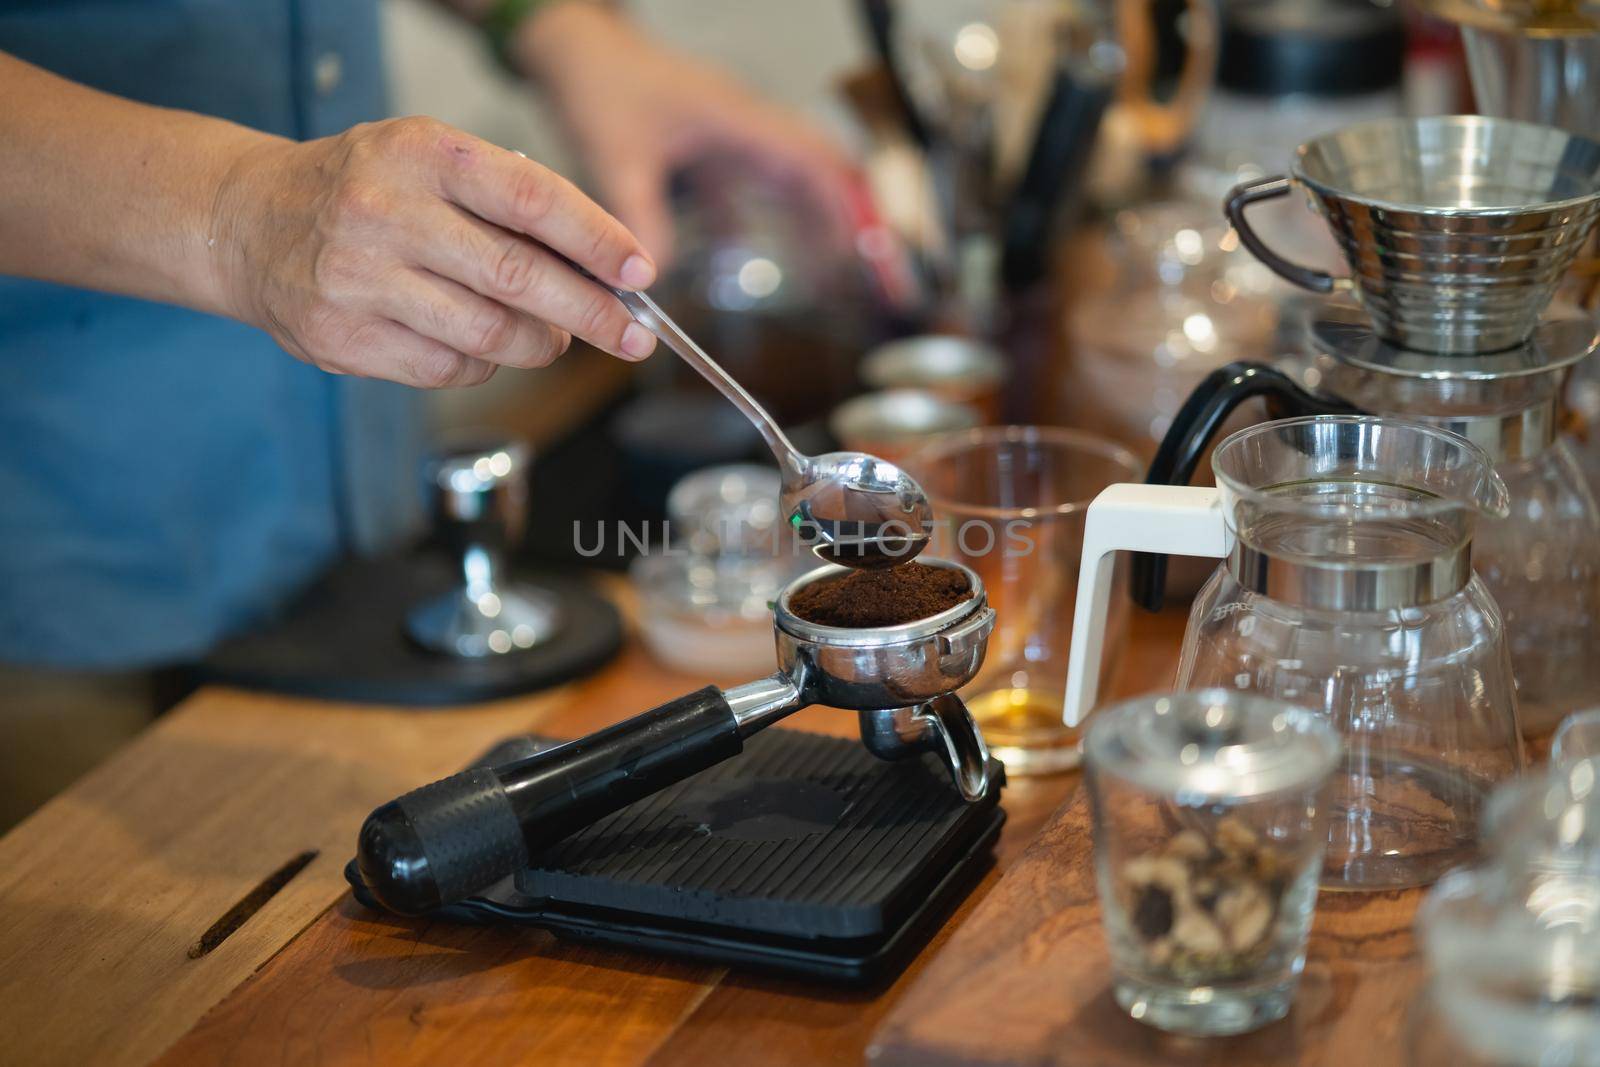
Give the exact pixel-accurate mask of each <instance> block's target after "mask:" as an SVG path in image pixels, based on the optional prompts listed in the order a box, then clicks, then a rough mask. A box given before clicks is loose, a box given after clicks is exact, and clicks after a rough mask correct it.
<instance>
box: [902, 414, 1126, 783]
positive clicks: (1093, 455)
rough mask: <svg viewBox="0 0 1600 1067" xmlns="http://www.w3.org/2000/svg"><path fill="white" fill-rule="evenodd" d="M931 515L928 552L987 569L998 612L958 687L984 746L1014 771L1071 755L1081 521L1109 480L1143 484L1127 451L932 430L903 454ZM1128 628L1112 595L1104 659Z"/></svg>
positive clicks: (1066, 760) (1032, 429)
mask: <svg viewBox="0 0 1600 1067" xmlns="http://www.w3.org/2000/svg"><path fill="white" fill-rule="evenodd" d="M905 466H906V469H907V470H908V471H910V472H911V474H912V475H913V476H914V477H915V478H916V479H917V481H918V482H920V483H921V485H922V488H923V490H924V491H925V492H927V494H928V499H929V501H930V502H931V503H932V505H933V511H934V514H935V516H937V519H936V521H937V524H938V525H937V527H936V529H935V532H934V541H933V544H932V545H931V546H930V549H929V551H930V553H931V554H933V555H937V556H940V557H943V558H945V559H951V560H955V561H957V562H960V563H965V564H966V565H967V566H969V567H971V568H972V569H973V570H975V571H977V572H978V574H979V576H981V577H982V578H983V584H984V588H985V589H986V590H988V594H989V602H990V604H991V605H993V607H994V609H995V612H996V615H997V621H996V625H995V631H994V634H993V635H992V636H991V637H990V638H989V652H988V656H987V658H986V659H985V661H984V665H983V669H982V670H981V671H980V672H979V674H978V676H977V678H975V679H974V680H973V682H972V684H971V685H970V686H968V687H967V689H966V690H965V691H964V692H963V694H962V696H963V699H965V700H966V702H967V707H968V709H970V710H971V712H972V714H973V717H974V718H976V719H977V721H978V725H979V726H980V727H981V728H982V730H983V735H984V738H985V739H986V740H987V741H988V742H989V751H990V752H991V753H992V754H993V755H994V756H995V758H997V759H999V760H1000V761H1001V762H1003V763H1004V764H1005V765H1006V770H1007V772H1009V773H1011V774H1050V773H1054V772H1057V771H1062V770H1066V769H1069V768H1071V767H1075V766H1077V764H1078V758H1079V752H1078V731H1077V730H1076V729H1073V728H1069V727H1067V726H1064V725H1063V724H1062V721H1061V706H1062V698H1063V696H1064V694H1065V692H1066V685H1067V652H1068V649H1069V648H1070V647H1071V635H1072V608H1073V604H1074V602H1075V601H1076V600H1077V595H1078V564H1079V560H1080V557H1081V556H1082V553H1083V520H1084V513H1085V512H1086V511H1087V510H1088V507H1089V503H1090V502H1091V501H1092V500H1093V499H1094V498H1095V496H1096V495H1098V494H1099V492H1100V491H1101V490H1102V489H1104V488H1105V487H1106V486H1108V485H1111V484H1112V483H1114V482H1125V481H1140V480H1142V479H1143V477H1144V470H1143V467H1142V466H1141V464H1140V463H1139V461H1138V460H1137V458H1136V457H1135V456H1134V455H1133V453H1131V452H1129V451H1128V450H1127V449H1125V448H1122V447H1121V446H1119V445H1116V444H1113V443H1112V442H1110V441H1107V440H1105V439H1104V438H1101V437H1096V436H1094V435H1093V434H1087V433H1082V432H1080V431H1077V430H1068V429H1061V428H1057V427H1045V426H990V427H980V428H977V429H973V430H965V431H961V432H958V433H951V434H942V435H940V436H938V437H935V438H933V439H932V440H930V441H929V442H928V444H927V445H925V446H924V447H923V448H922V450H921V451H919V452H917V453H916V454H915V455H913V456H912V457H911V458H910V459H908V460H907V461H906V465H905ZM1126 630H1127V597H1126V595H1113V597H1112V614H1111V617H1110V618H1108V619H1107V622H1106V643H1105V648H1106V652H1105V657H1104V658H1103V659H1102V666H1103V668H1104V669H1106V670H1108V671H1109V670H1110V669H1112V668H1113V667H1114V666H1115V664H1116V659H1117V657H1118V656H1119V655H1120V653H1121V650H1122V645H1123V639H1124V636H1125V634H1126Z"/></svg>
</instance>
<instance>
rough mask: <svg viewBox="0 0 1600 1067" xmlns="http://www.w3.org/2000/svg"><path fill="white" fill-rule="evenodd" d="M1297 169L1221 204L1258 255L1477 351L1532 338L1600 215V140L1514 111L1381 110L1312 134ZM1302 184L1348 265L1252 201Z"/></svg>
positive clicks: (1465, 350) (1407, 334)
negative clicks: (1259, 212)
mask: <svg viewBox="0 0 1600 1067" xmlns="http://www.w3.org/2000/svg"><path fill="white" fill-rule="evenodd" d="M1292 169H1293V177H1292V178H1290V177H1285V176H1281V175H1279V176H1275V177H1269V178H1260V179H1257V180H1255V181H1250V182H1245V183H1243V184H1241V185H1238V186H1236V187H1235V188H1234V189H1233V191H1232V192H1230V193H1229V194H1228V198H1227V200H1226V201H1225V204H1224V208H1225V210H1226V211H1227V214H1228V218H1229V220H1230V221H1231V222H1232V223H1233V225H1234V227H1235V228H1236V229H1237V230H1238V231H1239V239H1240V241H1241V242H1242V243H1243V244H1244V245H1245V247H1246V248H1248V249H1250V251H1251V252H1252V253H1254V255H1255V256H1256V258H1257V259H1260V260H1261V262H1263V263H1265V264H1266V265H1267V266H1268V267H1270V268H1272V270H1274V271H1275V272H1277V273H1278V274H1280V275H1282V276H1283V277H1284V278H1286V279H1287V280H1289V281H1290V282H1293V283H1294V284H1295V285H1298V286H1301V287H1302V288H1305V289H1310V290H1311V291H1313V292H1318V293H1333V292H1335V291H1341V290H1349V291H1350V292H1351V293H1352V295H1353V296H1355V298H1356V299H1357V300H1358V301H1359V302H1360V304H1361V307H1362V309H1363V310H1364V311H1365V312H1366V314H1367V315H1368V316H1369V317H1370V318H1371V320H1372V325H1373V327H1374V329H1375V330H1376V331H1377V333H1378V336H1379V337H1381V338H1382V339H1384V340H1385V341H1388V342H1390V343H1392V344H1396V345H1399V346H1401V347H1403V348H1409V349H1414V350H1417V351H1422V352H1437V353H1460V354H1480V353H1488V352H1498V351H1501V350H1503V349H1507V348H1512V347H1515V346H1517V345H1520V344H1522V343H1523V342H1525V341H1527V340H1528V338H1529V337H1530V336H1531V335H1532V333H1533V330H1534V327H1535V326H1536V325H1538V322H1539V319H1540V316H1542V315H1543V314H1544V311H1545V308H1546V307H1547V306H1548V305H1549V303H1550V300H1551V297H1552V296H1554V295H1555V290H1556V286H1557V285H1558V284H1559V282H1560V281H1561V278H1562V276H1563V275H1564V274H1565V273H1566V271H1567V268H1568V267H1570V266H1571V265H1572V261H1573V259H1574V258H1576V256H1577V254H1578V251H1579V249H1580V248H1581V246H1582V245H1583V243H1584V241H1585V240H1586V239H1587V238H1588V236H1589V233H1590V231H1591V230H1592V229H1593V228H1594V225H1595V221H1596V218H1597V217H1600V143H1597V142H1595V141H1591V140H1588V139H1587V138H1583V137H1578V136H1575V135H1573V134H1570V133H1567V132H1565V131H1563V130H1558V129H1553V128H1550V127H1547V126H1539V125H1535V124H1533V123H1528V122H1518V121H1516V120H1513V119H1500V118H1486V117H1483V116H1478V115H1450V116H1440V117H1433V118H1420V119H1381V120H1377V121H1373V122H1363V123H1359V124H1356V125H1354V126H1347V127H1345V128H1344V129H1341V130H1338V131H1335V132H1334V133H1330V134H1327V135H1326V136H1323V137H1319V138H1317V139H1315V140H1312V141H1308V142H1307V143H1305V144H1303V145H1301V146H1300V147H1299V149H1297V150H1296V153H1295V161H1294V166H1293V168H1292ZM1295 185H1299V186H1301V187H1302V188H1303V189H1304V190H1305V191H1306V193H1307V194H1308V195H1309V197H1310V199H1311V202H1312V203H1313V205H1315V207H1316V208H1317V209H1318V211H1320V213H1321V214H1322V216H1323V218H1324V219H1326V220H1327V223H1328V226H1329V228H1330V229H1332V231H1333V235H1334V237H1335V239H1336V240H1337V241H1338V244H1339V248H1340V250H1341V251H1342V252H1343V254H1344V258H1345V261H1346V262H1347V263H1348V264H1349V265H1350V272H1351V273H1350V274H1349V275H1348V276H1346V277H1338V276H1335V275H1332V274H1328V273H1326V272H1324V271H1319V270H1313V269H1311V268H1309V267H1304V266H1301V265H1298V264H1295V263H1291V262H1289V261H1288V260H1286V259H1284V258H1283V257H1281V256H1279V255H1278V254H1277V253H1276V252H1274V251H1272V249H1270V248H1269V247H1267V245H1266V244H1265V242H1263V241H1262V239H1261V237H1260V236H1259V235H1257V234H1256V232H1255V231H1254V230H1253V229H1251V227H1250V224H1249V222H1248V221H1247V220H1246V218H1245V208H1246V207H1248V206H1249V205H1251V204H1253V203H1255V202H1256V201H1259V200H1269V199H1273V198H1276V197H1281V196H1286V195H1288V193H1289V192H1290V191H1291V189H1292V188H1293V187H1294V186H1295Z"/></svg>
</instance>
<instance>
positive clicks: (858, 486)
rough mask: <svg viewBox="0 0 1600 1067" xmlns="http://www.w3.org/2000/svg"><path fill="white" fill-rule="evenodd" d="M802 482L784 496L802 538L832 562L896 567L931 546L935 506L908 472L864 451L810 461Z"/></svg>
mask: <svg viewBox="0 0 1600 1067" xmlns="http://www.w3.org/2000/svg"><path fill="white" fill-rule="evenodd" d="M808 462H809V465H810V470H809V472H808V473H807V476H806V477H805V478H804V479H803V480H800V481H797V482H794V483H789V482H785V484H784V489H783V495H782V497H781V500H782V504H783V510H784V514H785V515H787V516H788V517H789V522H790V524H791V525H792V526H793V527H794V529H795V531H796V533H797V534H798V535H799V536H800V539H801V540H802V541H803V542H805V543H806V544H808V545H810V546H811V551H812V552H814V553H816V555H817V556H818V557H819V558H821V559H823V560H825V561H827V562H829V563H840V564H843V565H844V566H846V567H856V568H860V569H873V568H878V567H893V566H895V565H897V564H900V563H905V562H908V561H909V560H911V559H914V558H915V557H916V556H917V554H918V553H920V552H921V551H922V550H923V549H924V548H926V547H928V541H929V540H930V534H931V531H932V529H933V506H932V505H931V504H929V503H928V497H927V494H925V493H924V492H923V491H922V487H921V486H920V485H918V484H917V482H916V479H914V478H912V477H911V476H910V475H909V474H907V473H906V472H905V471H903V470H901V469H900V468H899V467H897V466H895V465H894V464H893V463H890V462H888V461H887V460H882V459H879V458H878V457H877V456H871V455H868V454H867V453H865V452H829V453H827V454H825V455H821V456H814V457H810V458H809V460H808Z"/></svg>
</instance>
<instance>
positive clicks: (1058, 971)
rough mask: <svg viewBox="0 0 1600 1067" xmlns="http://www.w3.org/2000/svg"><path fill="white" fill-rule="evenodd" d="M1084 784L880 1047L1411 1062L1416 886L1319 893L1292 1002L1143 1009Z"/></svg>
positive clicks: (951, 1053) (1030, 1059) (911, 1053)
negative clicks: (1116, 965)
mask: <svg viewBox="0 0 1600 1067" xmlns="http://www.w3.org/2000/svg"><path fill="white" fill-rule="evenodd" d="M1091 855H1092V843H1091V830H1090V820H1089V805H1088V803H1087V800H1086V798H1085V796H1084V794H1083V793H1082V791H1081V790H1079V791H1077V792H1076V793H1075V794H1074V796H1073V798H1072V800H1071V801H1070V802H1069V803H1068V804H1067V805H1066V806H1065V807H1064V808H1063V809H1062V810H1061V812H1060V813H1059V814H1058V815H1057V816H1056V818H1055V819H1054V820H1053V821H1052V822H1051V824H1050V825H1049V826H1048V827H1047V828H1046V829H1045V831H1044V832H1043V833H1042V834H1040V836H1039V837H1038V838H1037V839H1036V840H1035V841H1034V842H1033V844H1032V845H1030V846H1029V847H1028V849H1027V850H1026V851H1025V852H1024V853H1023V855H1022V856H1021V857H1019V858H1018V860H1017V861H1016V863H1014V864H1013V865H1012V866H1011V868H1010V869H1009V870H1008V871H1007V872H1006V875H1005V877H1004V878H1002V879H1001V881H1000V883H999V885H997V886H996V887H995V888H994V890H993V891H992V892H991V893H989V895H988V896H987V897H985V898H984V901H983V903H982V904H981V905H979V906H978V908H977V909H976V910H975V911H974V913H973V914H972V916H971V918H970V919H969V920H968V921H967V922H966V923H965V924H964V925H963V926H962V927H961V929H960V930H958V931H957V932H956V933H955V935H954V936H953V937H952V938H951V939H950V943H949V944H948V945H946V946H945V948H944V949H943V951H941V952H940V953H939V955H938V957H937V958H936V959H934V960H933V961H932V962H931V963H930V964H929V966H928V967H927V969H926V970H925V971H924V972H923V974H922V975H921V977H920V978H919V979H918V980H917V982H916V983H915V985H913V986H912V988H911V989H909V990H908V991H907V992H906V995H905V996H904V997H902V998H901V999H900V1001H899V1003H898V1004H896V1005H895V1007H894V1010H893V1013H892V1014H891V1015H890V1017H889V1019H888V1021H887V1022H886V1023H885V1024H884V1026H883V1028H882V1030H881V1031H879V1032H878V1033H877V1034H876V1035H875V1036H874V1038H873V1040H872V1043H871V1047H870V1049H869V1056H870V1059H871V1061H872V1063H874V1064H876V1065H882V1067H889V1065H901V1064H905V1065H912V1064H915V1065H917V1067H924V1065H932V1064H945V1063H950V1064H954V1063H961V1064H990V1063H993V1064H1001V1063H1004V1064H1041V1065H1042V1064H1063V1065H1065V1064H1071V1065H1073V1067H1156V1065H1160V1067H1167V1065H1173V1067H1177V1065H1191V1064H1192V1065H1196V1067H1199V1065H1204V1067H1257V1065H1263V1067H1264V1065H1269V1064H1270V1065H1274V1067H1287V1065H1313V1064H1314V1065H1318V1067H1348V1065H1350V1064H1361V1065H1363V1067H1390V1065H1394V1067H1401V1065H1404V1064H1406V1063H1408V1062H1410V1060H1411V1058H1410V1057H1409V1056H1408V1055H1407V1054H1406V1048H1407V1039H1408V1034H1407V1033H1406V1022H1407V1018H1408V1016H1409V1012H1410V1008H1411V1005H1412V1002H1413V1000H1414V999H1415V993H1416V991H1417V989H1418V987H1419V985H1420V982H1421V977H1422V974H1421V965H1420V963H1419V961H1418V959H1417V952H1416V944H1415V942H1414V940H1413V938H1412V934H1411V921H1412V918H1413V916H1414V915H1415V912H1416V908H1417V904H1418V902H1419V901H1420V899H1421V896H1422V892H1421V891H1420V890H1409V891H1404V892H1386V893H1348V892H1345V893H1323V894H1321V895H1320V897H1319V898H1318V900H1317V912H1316V919H1315V924H1314V926H1313V930H1312V935H1311V944H1310V949H1309V952H1308V956H1307V961H1306V969H1305V973H1304V975H1303V977H1302V979H1301V985H1300V990H1299V992H1298V994H1297V996H1296V998H1295V1003H1294V1007H1293V1009H1292V1010H1291V1011H1290V1013H1289V1016H1288V1017H1287V1018H1285V1019H1283V1020H1281V1021H1279V1022H1277V1023H1274V1024H1272V1025H1270V1026H1267V1027H1265V1028H1263V1029H1261V1030H1258V1031H1256V1032H1255V1033H1253V1034H1248V1035H1244V1036H1242V1037H1236V1038H1209V1039H1207V1038H1186V1037H1179V1036H1174V1035H1169V1034H1164V1033H1162V1032H1161V1031H1158V1030H1155V1029H1152V1028H1150V1027H1148V1026H1144V1025H1142V1024H1140V1023H1137V1022H1134V1021H1133V1020H1132V1019H1130V1018H1129V1017H1128V1016H1127V1014H1126V1013H1124V1012H1123V1011H1122V1009H1121V1008H1119V1007H1118V1006H1117V1004H1116V1002H1115V1001H1114V1000H1113V999H1112V996H1111V986H1110V961H1109V958H1108V954H1107V948H1106V941H1105V936H1104V934H1103V932H1102V930H1101V923H1100V906H1099V902H1098V899H1097V897H1096V893H1095V882H1094V868H1093V864H1092V862H1091Z"/></svg>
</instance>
